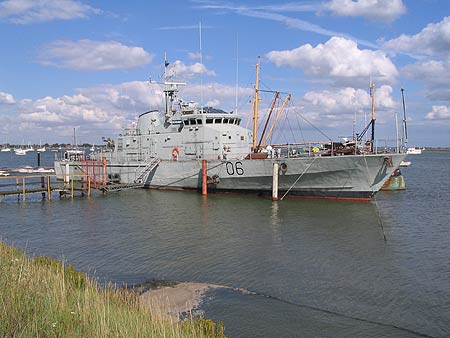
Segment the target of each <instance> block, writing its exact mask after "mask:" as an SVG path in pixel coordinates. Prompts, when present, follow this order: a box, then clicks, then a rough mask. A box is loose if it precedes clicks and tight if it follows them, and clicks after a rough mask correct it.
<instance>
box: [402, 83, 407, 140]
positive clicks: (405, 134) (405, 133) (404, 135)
mask: <svg viewBox="0 0 450 338" xmlns="http://www.w3.org/2000/svg"><path fill="white" fill-rule="evenodd" d="M400 90H401V92H402V102H403V142H402V147H403V148H406V144H407V143H408V130H407V129H406V108H405V96H404V95H403V92H404V89H403V88H401V89H400Z"/></svg>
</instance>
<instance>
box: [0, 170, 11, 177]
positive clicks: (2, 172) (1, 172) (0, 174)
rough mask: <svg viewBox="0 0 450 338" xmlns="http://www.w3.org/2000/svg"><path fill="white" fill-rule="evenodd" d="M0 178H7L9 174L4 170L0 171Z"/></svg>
mask: <svg viewBox="0 0 450 338" xmlns="http://www.w3.org/2000/svg"><path fill="white" fill-rule="evenodd" d="M0 176H3V177H4V176H9V173H8V172H6V171H4V170H0Z"/></svg>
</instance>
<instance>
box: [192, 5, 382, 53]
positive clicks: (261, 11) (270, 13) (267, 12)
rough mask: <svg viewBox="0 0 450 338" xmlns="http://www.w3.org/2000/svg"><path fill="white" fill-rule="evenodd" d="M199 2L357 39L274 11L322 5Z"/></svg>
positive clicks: (297, 9) (368, 44)
mask: <svg viewBox="0 0 450 338" xmlns="http://www.w3.org/2000/svg"><path fill="white" fill-rule="evenodd" d="M197 2H199V3H200V5H199V6H198V8H202V9H213V10H220V11H231V12H235V13H236V14H238V15H242V16H247V17H252V18H258V19H263V20H270V21H275V22H280V23H281V24H284V25H285V26H286V27H288V28H293V29H299V30H302V31H305V32H313V33H316V34H320V35H324V36H329V37H332V36H342V37H345V38H349V39H352V40H357V39H356V38H354V37H352V36H350V35H348V34H346V33H341V32H336V31H332V30H330V29H327V28H323V27H321V26H319V25H316V24H314V23H311V22H308V21H305V20H301V19H298V18H294V17H290V16H286V15H283V14H279V13H276V12H296V11H300V12H305V11H312V10H319V9H321V8H322V7H323V6H321V5H320V4H319V5H317V4H316V5H308V4H295V3H287V4H284V5H283V4H277V5H269V6H253V7H250V6H245V5H231V4H229V3H217V2H215V1H214V2H212V1H197ZM358 42H359V43H360V44H362V45H365V46H368V47H372V48H375V47H376V45H375V44H373V43H371V42H369V41H365V40H358Z"/></svg>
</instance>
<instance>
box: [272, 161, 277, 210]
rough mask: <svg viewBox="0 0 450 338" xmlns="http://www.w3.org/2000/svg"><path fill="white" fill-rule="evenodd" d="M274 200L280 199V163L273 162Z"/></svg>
mask: <svg viewBox="0 0 450 338" xmlns="http://www.w3.org/2000/svg"><path fill="white" fill-rule="evenodd" d="M272 201H278V163H274V164H273V177H272Z"/></svg>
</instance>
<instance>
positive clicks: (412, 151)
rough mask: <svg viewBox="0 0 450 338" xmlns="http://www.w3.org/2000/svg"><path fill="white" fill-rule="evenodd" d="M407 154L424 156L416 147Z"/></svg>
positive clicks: (407, 150) (408, 150) (411, 148)
mask: <svg viewBox="0 0 450 338" xmlns="http://www.w3.org/2000/svg"><path fill="white" fill-rule="evenodd" d="M406 153H407V154H410V155H420V154H422V149H420V148H416V147H410V148H408V149H406Z"/></svg>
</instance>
